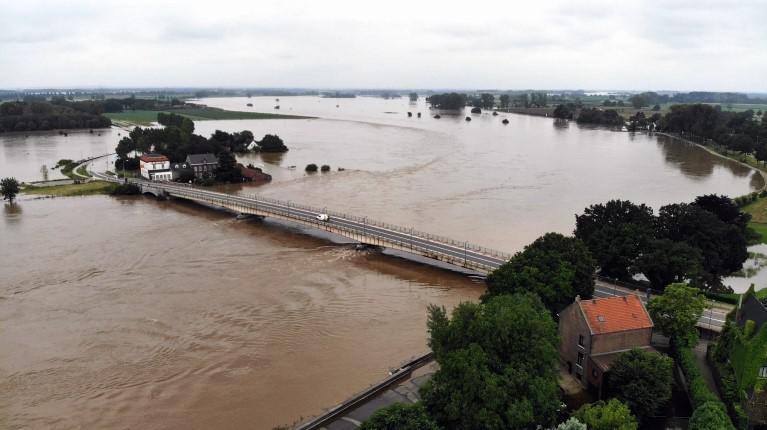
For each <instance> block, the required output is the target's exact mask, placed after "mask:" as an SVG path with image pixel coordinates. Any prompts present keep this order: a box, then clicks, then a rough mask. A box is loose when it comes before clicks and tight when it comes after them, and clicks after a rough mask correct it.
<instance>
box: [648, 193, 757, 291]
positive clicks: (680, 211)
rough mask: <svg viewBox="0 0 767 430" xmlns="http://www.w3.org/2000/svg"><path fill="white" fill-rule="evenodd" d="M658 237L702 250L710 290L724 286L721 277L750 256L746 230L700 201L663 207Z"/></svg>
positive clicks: (657, 229) (659, 219) (658, 222)
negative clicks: (724, 218)
mask: <svg viewBox="0 0 767 430" xmlns="http://www.w3.org/2000/svg"><path fill="white" fill-rule="evenodd" d="M656 236H657V237H659V238H665V239H669V240H672V241H675V242H685V243H687V244H688V245H690V246H692V247H694V248H697V249H698V250H700V252H701V254H702V256H703V260H702V267H703V272H704V273H703V279H704V281H705V283H706V285H707V287H708V288H709V289H717V288H721V277H722V276H726V275H729V274H730V273H732V272H734V271H737V270H740V269H741V268H742V267H743V262H745V261H746V259H747V258H748V251H747V250H746V246H747V240H746V236H745V232H744V231H743V229H742V228H741V227H740V226H739V225H736V224H728V223H725V222H724V221H722V220H721V219H719V217H718V216H717V214H715V213H712V212H710V211H708V210H706V209H703V208H702V207H701V206H698V205H697V204H684V203H681V204H671V205H666V206H663V207H661V208H660V211H659V212H658V218H657V219H656Z"/></svg>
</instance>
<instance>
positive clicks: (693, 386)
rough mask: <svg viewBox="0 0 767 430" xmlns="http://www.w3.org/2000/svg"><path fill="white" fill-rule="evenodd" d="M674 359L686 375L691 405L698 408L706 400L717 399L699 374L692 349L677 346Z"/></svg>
mask: <svg viewBox="0 0 767 430" xmlns="http://www.w3.org/2000/svg"><path fill="white" fill-rule="evenodd" d="M676 359H677V364H679V367H681V368H682V372H684V375H685V376H686V377H687V384H688V385H689V387H690V397H691V398H692V402H693V406H694V407H695V408H698V407H700V406H702V405H703V404H704V403H706V402H711V401H717V400H718V399H717V397H716V395H714V393H712V392H711V390H710V389H709V388H708V385H706V380H705V379H703V374H701V372H700V368H698V363H696V361H695V356H694V355H693V352H692V350H691V349H690V348H678V349H677V350H676Z"/></svg>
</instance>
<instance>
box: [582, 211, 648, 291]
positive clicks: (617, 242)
mask: <svg viewBox="0 0 767 430" xmlns="http://www.w3.org/2000/svg"><path fill="white" fill-rule="evenodd" d="M653 220H654V218H653V213H652V208H650V207H649V206H646V205H644V204H640V205H636V204H634V203H632V202H630V201H627V200H610V201H609V202H607V203H604V204H596V205H592V206H589V207H587V208H586V209H584V211H583V214H582V215H576V216H575V237H577V238H578V239H581V240H582V241H583V242H584V243H585V244H586V246H587V247H588V248H589V250H590V251H591V255H593V256H594V258H595V259H596V260H597V265H598V266H599V268H600V269H601V272H602V274H604V275H606V276H611V277H614V278H618V279H629V278H630V276H631V267H632V266H633V265H634V262H635V260H636V259H637V257H639V256H640V255H641V254H642V253H644V252H645V251H646V250H647V248H648V245H649V243H650V240H651V239H652V237H653V227H654V224H653Z"/></svg>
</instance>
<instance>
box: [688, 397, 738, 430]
mask: <svg viewBox="0 0 767 430" xmlns="http://www.w3.org/2000/svg"><path fill="white" fill-rule="evenodd" d="M688 429H689V430H735V427H733V425H732V422H731V421H730V418H729V417H728V416H727V413H726V412H725V411H724V409H723V405H722V404H721V403H719V402H706V403H704V404H703V405H701V406H699V407H698V408H696V409H695V411H694V412H693V413H692V417H691V418H690V426H689V427H688Z"/></svg>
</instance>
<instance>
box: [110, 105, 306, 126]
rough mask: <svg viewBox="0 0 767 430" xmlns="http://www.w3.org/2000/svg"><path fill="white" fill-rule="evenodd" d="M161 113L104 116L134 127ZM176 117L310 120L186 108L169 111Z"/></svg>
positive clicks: (269, 114) (140, 112) (286, 116)
mask: <svg viewBox="0 0 767 430" xmlns="http://www.w3.org/2000/svg"><path fill="white" fill-rule="evenodd" d="M159 112H161V111H153V110H135V111H125V112H116V113H105V114H104V115H105V116H107V117H109V119H111V120H113V121H115V122H120V123H129V124H135V125H143V126H149V125H152V123H155V122H157V114H158V113H159ZM162 112H166V113H168V112H172V113H175V114H178V115H183V116H185V117H187V118H189V119H191V120H192V121H207V120H222V119H305V118H311V117H306V116H297V115H281V114H275V113H260V112H239V111H229V110H223V109H214V108H186V109H173V110H171V111H162Z"/></svg>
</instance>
